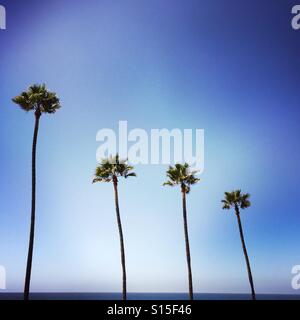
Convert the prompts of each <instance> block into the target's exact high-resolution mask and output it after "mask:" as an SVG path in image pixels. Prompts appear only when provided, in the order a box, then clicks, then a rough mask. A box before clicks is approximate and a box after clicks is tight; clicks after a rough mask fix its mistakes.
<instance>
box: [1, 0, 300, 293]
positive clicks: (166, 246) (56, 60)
mask: <svg viewBox="0 0 300 320" xmlns="http://www.w3.org/2000/svg"><path fill="white" fill-rule="evenodd" d="M0 2H1V4H3V5H5V6H6V9H7V30H6V31H0V101H1V106H0V150H1V157H0V164H1V166H0V174H1V192H0V264H2V265H4V266H5V267H6V269H7V287H8V290H9V291H21V290H22V289H23V280H24V273H25V264H26V255H27V245H28V234H29V219H30V216H29V214H30V196H31V190H30V179H31V171H30V170H31V162H30V161H31V143H32V132H33V125H34V117H33V114H31V113H28V114H26V113H24V112H22V111H21V110H20V109H18V108H17V107H16V106H15V105H13V104H12V102H11V98H12V97H13V96H15V95H16V94H18V93H19V92H20V91H22V90H23V89H25V88H27V86H28V85H30V84H32V83H35V82H38V83H39V82H45V83H46V84H47V85H48V87H49V88H50V89H52V90H54V91H56V92H57V93H58V95H59V96H60V97H61V102H62V105H63V108H62V109H61V110H60V111H59V112H58V113H57V114H55V115H54V116H52V115H49V116H43V117H42V120H41V128H40V129H41V130H40V136H39V144H38V168H37V169H38V184H37V188H38V189H37V195H38V200H37V221H36V242H35V252H34V263H33V269H32V290H33V291H102V292H103V291H120V284H121V279H120V278H121V267H120V257H119V242H118V241H119V240H118V233H117V227H116V221H115V211H114V204H113V190H112V186H111V185H109V184H98V185H92V184H91V179H92V174H93V171H94V167H95V166H96V159H95V155H96V150H97V148H98V146H99V143H97V142H96V133H97V131H98V130H99V129H101V128H106V127H108V128H113V129H116V128H117V126H118V121H119V120H128V124H129V129H132V128H136V127H138V128H144V129H145V130H150V129H151V128H168V129H172V128H181V129H184V128H192V129H196V128H203V129H205V171H204V173H203V174H202V175H201V182H200V183H199V185H198V186H195V187H194V188H193V190H192V192H191V194H190V195H189V197H188V211H189V212H188V214H189V223H190V242H191V252H192V265H193V274H194V286H195V291H199V292H249V285H248V280H247V274H246V268H245V263H244V257H243V253H242V249H241V244H240V239H239V234H238V228H237V224H236V220H235V217H234V215H233V214H232V212H227V211H226V212H224V211H222V210H221V205H220V200H221V199H222V196H223V192H224V191H226V190H231V189H234V188H242V189H243V190H244V191H247V192H249V193H251V198H252V207H251V208H250V209H248V210H247V211H246V212H243V215H242V220H243V223H244V231H245V236H246V241H247V244H248V250H249V255H250V258H251V263H252V268H253V276H254V280H255V285H256V288H257V292H258V293H269V292H270V293H298V292H297V291H294V290H292V288H291V285H290V282H291V278H292V275H291V268H292V266H293V265H295V264H300V256H299V247H300V232H299V230H300V213H299V209H298V208H299V206H298V199H299V197H300V191H299V178H300V171H299V163H300V157H299V155H300V152H299V147H300V142H299V134H300V128H299V121H300V111H299V107H300V106H299V100H300V99H299V82H300V78H299V68H300V58H299V57H300V55H299V50H300V31H294V30H293V29H292V28H291V23H290V21H291V17H292V15H291V8H292V6H293V5H294V4H297V1H287V0H280V1H271V0H269V1H267V0H264V1H261V0H260V1H258V0H256V1H244V0H242V1H241V0H239V1H238V0H227V1H221V0H215V1H200V0H198V1H196V0H189V1H183V0H176V1H174V0H164V1H161V0H149V1H140V0H125V1H124V0H116V1H109V0H103V1H102V0H98V1H96V0H89V1H81V2H79V1H76V2H75V1H71V0H64V1H58V0H53V1H47V3H46V2H45V1H33V0H31V1H30V0H28V1H21V0H13V1H12V0H9V1H8V0H1V1H0ZM165 169H166V166H163V165H156V166H137V167H136V172H137V174H138V178H137V179H131V180H128V181H126V183H125V181H124V183H123V181H122V182H121V183H120V206H121V214H122V218H123V225H124V233H125V241H126V243H125V244H126V252H127V269H128V290H129V291H135V292H138V291H154V292H155V291H162V292H167V291H186V290H187V276H186V261H185V248H184V241H183V227H182V211H181V202H180V201H181V199H180V192H179V190H177V189H171V188H163V187H161V184H162V182H163V181H164V175H165V173H164V172H165Z"/></svg>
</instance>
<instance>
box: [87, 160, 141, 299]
mask: <svg viewBox="0 0 300 320" xmlns="http://www.w3.org/2000/svg"><path fill="white" fill-rule="evenodd" d="M132 170H133V167H131V166H129V165H128V164H127V160H121V159H120V158H119V155H118V154H117V155H116V156H115V157H110V158H109V159H103V160H102V161H101V163H100V165H99V166H98V167H97V168H96V172H95V177H94V180H93V183H96V182H112V183H113V185H114V193H115V206H116V214H117V223H118V229H119V236H120V250H121V264H122V280H123V281H122V283H123V294H122V297H123V300H126V298H127V281H126V264H125V247H124V237H123V230H122V222H121V216H120V209H119V195H118V181H119V178H120V177H123V178H125V179H127V178H128V177H136V174H135V173H134V172H132Z"/></svg>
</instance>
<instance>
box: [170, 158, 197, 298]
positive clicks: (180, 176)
mask: <svg viewBox="0 0 300 320" xmlns="http://www.w3.org/2000/svg"><path fill="white" fill-rule="evenodd" d="M196 173H197V171H190V166H189V165H188V164H187V163H185V164H184V165H181V164H179V163H177V164H175V166H174V167H172V166H170V167H169V169H168V171H167V177H168V178H169V180H167V181H166V182H165V183H164V186H171V187H174V186H176V185H179V186H180V188H181V194H182V207H183V223H184V237H185V249H186V260H187V267H188V280H189V295H190V300H193V298H194V294H193V277H192V266H191V254H190V244H189V234H188V223H187V211H186V194H188V193H189V192H190V190H191V186H192V185H193V184H196V183H198V182H199V181H200V179H198V178H196V177H195V174H196Z"/></svg>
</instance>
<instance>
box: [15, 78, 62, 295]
mask: <svg viewBox="0 0 300 320" xmlns="http://www.w3.org/2000/svg"><path fill="white" fill-rule="evenodd" d="M12 101H13V102H14V103H16V104H17V105H18V106H19V107H21V109H23V110H24V111H26V112H28V111H34V115H35V126H34V133H33V143H32V189H31V191H32V196H31V225H30V237H29V247H28V256H27V267H26V277H25V286H24V300H28V299H29V291H30V278H31V267H32V256H33V243H34V225H35V197H36V145H37V138H38V131H39V122H40V117H41V115H42V114H43V113H51V114H52V113H55V112H56V110H57V109H59V108H60V107H61V106H60V102H59V99H58V97H57V96H56V93H54V92H50V91H48V90H47V89H46V86H45V85H44V84H42V85H37V84H36V85H33V86H30V87H29V88H28V90H27V91H24V92H22V93H21V94H20V95H19V96H17V97H15V98H14V99H12Z"/></svg>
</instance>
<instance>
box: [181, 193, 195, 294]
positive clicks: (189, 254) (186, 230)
mask: <svg viewBox="0 0 300 320" xmlns="http://www.w3.org/2000/svg"><path fill="white" fill-rule="evenodd" d="M182 206H183V224H184V237H185V249H186V260H187V267H188V280H189V295H190V300H193V299H194V294H193V277H192V266H191V253H190V243H189V233H188V223H187V212H186V193H185V191H184V190H182Z"/></svg>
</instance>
